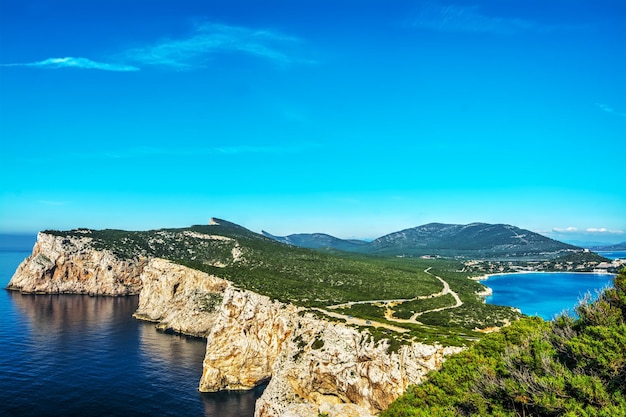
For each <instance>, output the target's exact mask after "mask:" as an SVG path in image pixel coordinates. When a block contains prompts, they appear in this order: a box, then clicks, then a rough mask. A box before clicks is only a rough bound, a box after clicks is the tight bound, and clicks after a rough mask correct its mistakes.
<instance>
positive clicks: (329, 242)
mask: <svg viewBox="0 0 626 417" xmlns="http://www.w3.org/2000/svg"><path fill="white" fill-rule="evenodd" d="M264 234H265V236H268V237H272V238H274V239H276V240H279V241H281V242H283V243H288V244H291V245H295V246H304V247H309V248H332V249H338V250H345V251H351V252H359V253H367V254H375V255H383V256H425V255H431V256H445V257H464V258H472V259H493V258H504V259H537V260H541V259H551V258H556V257H558V256H562V255H564V254H567V253H570V252H572V251H581V250H582V249H581V248H579V247H577V246H573V245H569V244H566V243H562V242H559V241H556V240H553V239H550V238H548V237H545V236H543V235H540V234H538V233H534V232H531V231H529V230H524V229H520V228H518V227H515V226H510V225H506V224H487V223H471V224H467V225H460V224H443V223H429V224H426V225H422V226H418V227H414V228H410V229H405V230H401V231H398V232H394V233H390V234H388V235H385V236H382V237H379V238H378V239H375V240H374V241H372V242H369V243H367V242H363V241H348V240H342V239H337V238H334V237H332V236H328V235H322V234H309V235H302V234H300V235H290V236H285V237H277V236H272V235H270V234H268V233H266V232H265V233H264Z"/></svg>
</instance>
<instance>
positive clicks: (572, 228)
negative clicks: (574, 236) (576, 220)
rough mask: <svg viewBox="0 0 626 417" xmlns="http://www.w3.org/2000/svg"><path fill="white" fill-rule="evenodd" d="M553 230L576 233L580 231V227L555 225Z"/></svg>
mask: <svg viewBox="0 0 626 417" xmlns="http://www.w3.org/2000/svg"><path fill="white" fill-rule="evenodd" d="M552 231H553V232H556V233H576V232H578V228H577V227H572V226H570V227H566V228H559V227H555V228H553V229H552Z"/></svg>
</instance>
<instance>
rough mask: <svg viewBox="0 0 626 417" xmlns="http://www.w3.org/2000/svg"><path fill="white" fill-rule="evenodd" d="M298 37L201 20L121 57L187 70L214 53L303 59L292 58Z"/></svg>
mask: <svg viewBox="0 0 626 417" xmlns="http://www.w3.org/2000/svg"><path fill="white" fill-rule="evenodd" d="M298 43H300V40H299V39H297V38H294V37H291V36H287V35H284V34H282V33H279V32H274V31H268V30H254V29H250V28H246V27H240V26H230V25H223V24H215V23H205V24H202V25H199V26H197V27H196V29H195V30H194V31H193V32H192V33H191V34H190V35H189V36H187V37H184V38H180V39H166V40H162V41H160V42H157V43H155V44H153V45H151V46H148V47H142V48H135V49H132V50H129V51H128V52H127V53H126V54H125V57H126V58H127V59H128V60H130V61H132V62H136V63H138V64H145V65H156V66H165V67H171V68H176V69H190V68H194V67H198V66H204V65H205V63H206V61H207V60H208V59H209V58H211V57H212V56H215V55H217V54H223V53H235V54H240V55H245V56H250V57H255V58H259V59H263V60H266V61H269V62H272V63H274V64H278V65H287V64H292V63H295V62H306V61H303V60H300V59H297V58H294V56H293V54H292V52H293V51H292V50H293V48H294V47H295V46H297V44H298Z"/></svg>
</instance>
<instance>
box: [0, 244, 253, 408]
mask: <svg viewBox="0 0 626 417" xmlns="http://www.w3.org/2000/svg"><path fill="white" fill-rule="evenodd" d="M33 243H34V239H33ZM31 248H32V245H30V247H28V248H27V249H20V248H19V247H14V246H7V245H1V246H0V287H2V289H0V317H1V320H2V325H1V326H0V345H1V346H2V349H1V351H2V353H1V354H0V415H1V416H59V417H61V416H63V417H66V416H81V417H90V416H120V417H121V416H124V417H126V416H205V417H251V416H253V415H254V404H255V401H256V399H257V398H258V397H259V396H260V395H261V393H262V391H263V387H259V388H258V389H255V390H252V391H248V392H222V393H214V394H209V393H201V392H199V391H198V383H199V381H200V376H201V374H202V360H203V359H204V354H205V346H206V343H205V341H204V340H202V339H195V338H188V337H183V336H178V335H172V334H165V333H161V332H158V331H157V330H156V329H155V326H154V324H152V323H146V322H141V321H138V320H136V319H134V318H133V317H132V313H133V312H134V311H135V310H136V309H137V305H138V301H139V300H138V297H118V298H114V297H89V296H83V295H23V294H20V293H18V292H14V291H7V290H4V288H5V287H6V286H7V284H8V283H9V280H10V279H11V277H12V275H13V273H14V272H15V270H16V269H17V266H18V265H19V264H20V262H21V261H22V260H24V258H26V257H27V256H28V255H29V254H30V251H31Z"/></svg>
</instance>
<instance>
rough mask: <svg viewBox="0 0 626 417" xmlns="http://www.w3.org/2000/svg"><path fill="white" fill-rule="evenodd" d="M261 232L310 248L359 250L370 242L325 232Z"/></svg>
mask: <svg viewBox="0 0 626 417" xmlns="http://www.w3.org/2000/svg"><path fill="white" fill-rule="evenodd" d="M261 234H262V235H263V236H265V237H269V238H270V239H274V240H277V241H279V242H282V243H286V244H288V245H293V246H299V247H301V248H309V249H324V248H332V249H338V250H343V251H347V252H357V251H359V249H360V248H361V247H363V246H365V245H367V244H368V242H366V241H364V240H357V239H349V240H346V239H339V238H337V237H334V236H331V235H327V234H325V233H298V234H294V235H289V236H274V235H271V234H269V233H267V232H266V231H264V230H262V231H261Z"/></svg>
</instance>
